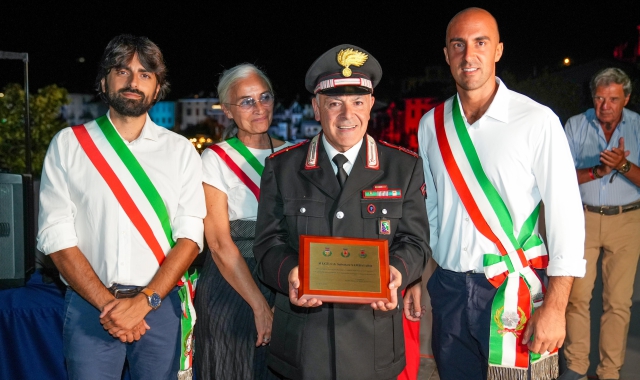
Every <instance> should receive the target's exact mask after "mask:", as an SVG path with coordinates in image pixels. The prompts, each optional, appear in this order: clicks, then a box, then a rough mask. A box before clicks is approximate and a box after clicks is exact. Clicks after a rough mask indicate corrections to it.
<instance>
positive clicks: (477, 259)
mask: <svg viewBox="0 0 640 380" xmlns="http://www.w3.org/2000/svg"><path fill="white" fill-rule="evenodd" d="M496 82H497V83H498V86H499V87H498V91H497V93H496V95H495V97H494V99H493V102H492V103H491V105H490V106H489V109H488V110H487V111H486V112H485V114H484V115H483V116H482V117H481V118H480V119H479V120H477V121H476V122H475V123H473V124H471V125H469V123H468V122H467V120H466V118H465V117H464V111H463V110H462V103H459V104H460V110H461V113H462V115H463V118H464V122H465V125H466V127H467V130H468V132H469V135H470V137H471V140H472V141H473V144H474V146H475V149H476V151H477V153H478V156H479V158H480V162H481V164H482V168H483V169H484V172H485V173H486V175H487V177H488V178H489V180H490V181H491V183H492V184H493V186H494V187H495V188H496V190H497V191H498V193H500V195H501V197H502V199H503V200H504V203H505V204H506V206H507V208H508V210H509V213H510V214H511V218H512V220H513V225H514V228H515V231H514V235H515V236H518V233H519V232H520V231H519V229H520V228H521V226H522V225H523V223H524V221H525V220H526V219H527V217H528V216H529V214H530V213H531V211H532V210H533V209H534V207H535V206H536V205H537V204H538V202H540V200H542V201H543V203H544V210H545V222H546V227H547V240H548V243H549V246H548V247H547V251H548V252H549V267H548V268H547V274H548V275H549V276H575V277H582V276H584V273H585V264H586V262H585V260H584V259H583V257H584V214H583V210H582V205H581V201H580V192H579V190H578V182H577V178H576V174H575V169H574V167H573V159H572V158H571V153H570V151H569V146H568V143H567V139H566V137H565V135H564V132H563V130H562V125H561V124H560V121H559V120H558V117H557V116H556V115H555V114H554V113H553V112H552V111H551V110H550V109H549V108H547V107H545V106H543V105H541V104H538V103H536V102H534V101H533V100H531V99H529V98H528V97H526V96H523V95H521V94H518V93H516V92H513V91H510V90H509V89H508V88H507V87H506V86H505V85H504V83H502V81H500V80H499V79H498V78H496ZM456 96H457V95H456ZM458 100H459V99H458ZM452 103H453V98H450V99H449V100H447V103H445V117H447V116H446V112H447V110H451V107H452ZM447 105H448V108H447ZM449 112H450V111H449ZM418 139H419V145H420V156H421V157H422V159H423V162H424V174H425V181H426V184H427V200H426V204H427V213H428V215H429V227H430V228H431V242H430V243H431V248H432V249H433V258H434V260H435V261H436V262H437V263H438V265H440V266H441V267H442V268H444V269H447V270H451V271H455V272H467V271H475V272H478V273H481V272H483V255H484V254H486V253H493V254H496V255H499V254H500V253H499V251H498V249H497V247H496V246H495V244H494V243H493V242H491V241H490V240H489V239H487V238H486V237H485V236H484V235H482V234H481V233H480V232H479V231H478V230H477V229H476V227H475V226H474V224H473V222H472V220H471V218H470V217H469V214H468V213H467V211H466V209H465V208H464V206H463V204H462V202H461V200H460V198H459V196H458V194H457V192H456V190H455V188H454V186H453V183H452V182H451V179H450V178H449V176H448V174H447V171H446V168H445V166H444V163H443V161H442V156H441V154H440V149H439V148H438V142H437V140H436V134H435V123H434V110H431V111H429V112H428V113H427V114H426V115H425V116H423V118H422V119H421V121H420V128H419V131H418ZM537 228H538V227H537V226H536V230H535V231H536V233H537Z"/></svg>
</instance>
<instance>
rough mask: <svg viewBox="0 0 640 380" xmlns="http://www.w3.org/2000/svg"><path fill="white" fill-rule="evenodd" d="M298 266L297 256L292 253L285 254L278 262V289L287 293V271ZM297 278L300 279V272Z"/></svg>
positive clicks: (289, 271)
mask: <svg viewBox="0 0 640 380" xmlns="http://www.w3.org/2000/svg"><path fill="white" fill-rule="evenodd" d="M297 266H298V257H297V256H294V255H289V256H285V257H284V259H283V260H282V261H281V262H280V266H279V268H278V287H279V288H280V291H282V292H283V293H285V294H289V273H291V270H292V269H293V268H295V267H297ZM298 280H300V273H298Z"/></svg>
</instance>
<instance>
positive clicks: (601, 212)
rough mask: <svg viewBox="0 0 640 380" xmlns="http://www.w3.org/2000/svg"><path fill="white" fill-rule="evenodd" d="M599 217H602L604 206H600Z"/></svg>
mask: <svg viewBox="0 0 640 380" xmlns="http://www.w3.org/2000/svg"><path fill="white" fill-rule="evenodd" d="M600 215H604V206H600Z"/></svg>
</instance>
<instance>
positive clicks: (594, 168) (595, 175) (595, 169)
mask: <svg viewBox="0 0 640 380" xmlns="http://www.w3.org/2000/svg"><path fill="white" fill-rule="evenodd" d="M591 172H592V173H593V176H594V177H595V178H594V179H599V178H602V176H601V175H600V174H598V165H596V166H594V167H592V168H591Z"/></svg>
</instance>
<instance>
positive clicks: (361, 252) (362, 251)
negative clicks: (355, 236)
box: [360, 249, 367, 259]
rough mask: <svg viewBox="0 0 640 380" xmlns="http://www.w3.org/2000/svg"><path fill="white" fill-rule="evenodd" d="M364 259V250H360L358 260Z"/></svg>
mask: <svg viewBox="0 0 640 380" xmlns="http://www.w3.org/2000/svg"><path fill="white" fill-rule="evenodd" d="M365 257H367V253H366V252H365V251H364V249H361V250H360V258H362V259H364V258H365Z"/></svg>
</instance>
